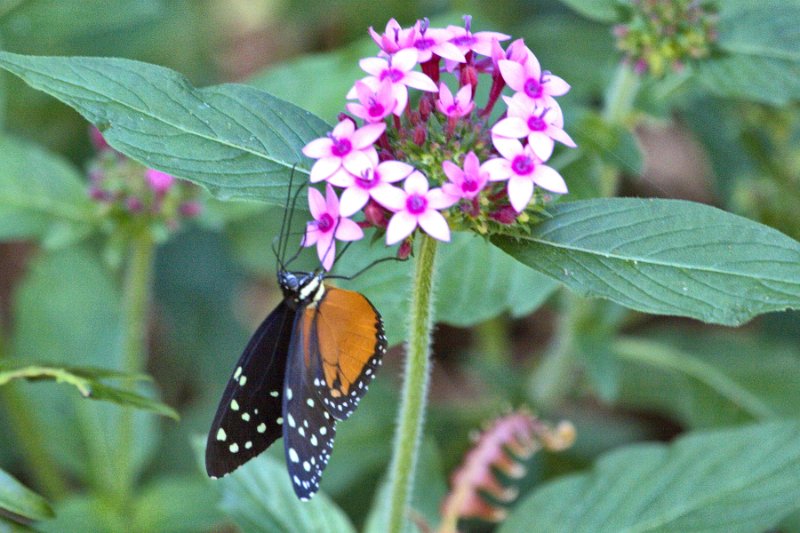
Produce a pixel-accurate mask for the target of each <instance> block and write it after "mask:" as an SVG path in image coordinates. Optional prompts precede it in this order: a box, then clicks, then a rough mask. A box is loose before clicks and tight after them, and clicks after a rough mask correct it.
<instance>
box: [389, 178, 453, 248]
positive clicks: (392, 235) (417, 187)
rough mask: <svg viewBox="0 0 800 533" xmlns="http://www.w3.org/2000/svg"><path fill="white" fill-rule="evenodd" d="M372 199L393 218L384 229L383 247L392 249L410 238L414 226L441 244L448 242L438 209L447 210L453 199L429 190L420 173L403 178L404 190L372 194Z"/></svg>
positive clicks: (448, 234)
mask: <svg viewBox="0 0 800 533" xmlns="http://www.w3.org/2000/svg"><path fill="white" fill-rule="evenodd" d="M374 197H375V199H376V200H377V201H378V203H380V204H381V205H383V206H384V207H386V208H387V209H389V210H390V211H394V215H392V218H391V219H390V220H389V225H388V226H387V227H386V244H387V245H389V246H391V245H392V244H395V243H398V242H400V241H402V240H403V239H405V238H406V237H408V236H409V235H411V233H413V231H414V230H415V229H416V228H417V226H419V227H421V228H422V229H423V230H425V233H427V234H428V235H430V236H431V237H433V238H434V239H438V240H440V241H449V240H450V228H449V227H448V225H447V221H446V220H445V218H444V216H442V214H441V213H440V212H439V211H438V209H446V208H448V207H450V206H451V205H453V204H454V203H455V199H454V198H452V197H450V196H448V195H446V194H444V192H443V191H442V189H439V188H436V189H429V188H428V180H427V178H425V176H423V175H422V173H420V172H414V173H413V174H411V175H410V176H409V177H408V178H406V181H405V183H404V184H403V190H401V189H398V188H396V187H391V189H383V190H381V191H376V192H375V193H374Z"/></svg>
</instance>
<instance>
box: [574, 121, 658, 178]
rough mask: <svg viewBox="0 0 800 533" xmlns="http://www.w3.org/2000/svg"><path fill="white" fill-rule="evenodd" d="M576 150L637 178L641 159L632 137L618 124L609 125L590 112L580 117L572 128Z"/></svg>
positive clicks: (636, 143)
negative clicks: (593, 155) (595, 156)
mask: <svg viewBox="0 0 800 533" xmlns="http://www.w3.org/2000/svg"><path fill="white" fill-rule="evenodd" d="M573 129H574V130H575V141H576V142H577V143H578V146H579V147H580V148H579V149H580V150H581V151H585V152H587V153H590V154H595V155H597V156H598V157H600V159H602V160H603V161H604V162H605V163H606V164H608V165H611V166H612V167H614V168H618V169H620V170H621V171H622V172H625V173H630V174H634V175H639V174H641V173H642V170H643V168H644V159H643V157H642V151H641V149H640V148H639V143H638V141H637V140H636V137H635V136H634V135H633V133H632V132H631V131H630V130H629V129H627V128H625V127H623V126H622V125H620V124H611V123H609V122H608V121H607V120H605V119H603V118H602V117H601V116H600V115H599V114H597V113H594V112H586V113H584V114H583V115H582V116H581V117H580V119H579V120H578V123H577V124H576V125H575V126H574V128H573Z"/></svg>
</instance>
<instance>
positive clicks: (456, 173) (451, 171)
mask: <svg viewBox="0 0 800 533" xmlns="http://www.w3.org/2000/svg"><path fill="white" fill-rule="evenodd" d="M470 153H472V152H470ZM473 155H474V154H473ZM442 170H444V174H445V176H447V178H448V179H449V180H450V181H452V182H454V183H461V182H462V181H464V171H463V170H461V169H460V168H458V165H456V164H455V163H453V162H452V161H444V162H443V163H442Z"/></svg>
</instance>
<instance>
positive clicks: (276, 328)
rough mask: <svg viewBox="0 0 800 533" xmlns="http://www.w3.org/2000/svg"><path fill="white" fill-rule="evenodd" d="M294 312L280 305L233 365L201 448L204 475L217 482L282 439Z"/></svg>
mask: <svg viewBox="0 0 800 533" xmlns="http://www.w3.org/2000/svg"><path fill="white" fill-rule="evenodd" d="M295 315H296V312H295V311H294V310H292V309H291V308H289V306H288V305H286V304H285V303H284V302H281V303H280V304H279V305H278V307H276V308H275V310H274V311H272V313H270V315H269V316H267V318H266V319H265V320H264V322H262V323H261V325H260V326H259V327H258V329H257V330H256V332H255V333H254V334H253V336H252V337H251V338H250V342H249V343H248V344H247V347H246V348H245V349H244V352H243V353H242V356H241V357H240V358H239V361H238V362H237V363H236V367H235V369H234V371H233V374H232V376H231V379H230V381H229V382H228V386H227V387H226V388H225V392H224V393H223V395H222V400H220V403H219V407H218V408H217V414H216V415H215V416H214V422H213V423H212V424H211V431H209V434H208V441H207V443H206V471H207V472H208V475H209V476H211V477H221V476H224V475H225V474H228V473H230V472H232V471H234V470H236V469H237V468H239V467H240V466H241V465H243V464H244V463H246V462H247V461H249V460H250V459H252V458H253V457H255V456H256V455H258V454H260V453H261V452H263V451H264V450H266V449H267V447H268V446H269V445H270V444H272V443H273V442H274V441H275V439H277V438H278V437H280V436H281V432H282V429H281V420H280V418H279V417H280V416H281V412H282V403H283V385H284V376H285V373H286V359H287V355H288V353H289V345H290V339H291V335H292V327H293V325H294V322H295Z"/></svg>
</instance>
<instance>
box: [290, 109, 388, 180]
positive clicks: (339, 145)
mask: <svg viewBox="0 0 800 533" xmlns="http://www.w3.org/2000/svg"><path fill="white" fill-rule="evenodd" d="M385 130H386V124H384V123H382V122H381V123H377V124H368V125H366V126H363V127H361V128H359V129H356V126H355V124H354V123H353V121H352V120H350V119H344V120H342V121H341V122H339V123H338V124H337V125H336V127H335V128H333V131H332V132H331V133H330V134H328V136H327V137H323V138H320V139H315V140H313V141H311V142H310V143H308V144H307V145H305V146H304V147H303V154H305V155H306V156H308V157H311V158H314V159H316V160H317V162H316V163H314V166H313V167H311V177H310V180H311V183H317V182H320V181H324V180H327V179H331V178H332V177H334V176H335V175H336V174H337V173H339V172H350V173H351V174H356V175H358V174H361V172H362V171H363V170H364V169H365V168H368V167H369V166H370V165H371V163H370V156H374V157H375V159H377V158H378V153H377V152H376V151H375V147H374V146H373V145H372V144H373V143H374V142H375V141H376V140H378V137H380V136H381V135H382V134H383V132H384V131H385Z"/></svg>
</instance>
